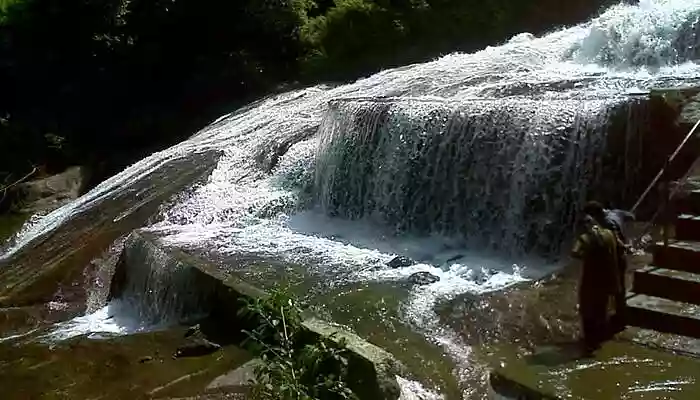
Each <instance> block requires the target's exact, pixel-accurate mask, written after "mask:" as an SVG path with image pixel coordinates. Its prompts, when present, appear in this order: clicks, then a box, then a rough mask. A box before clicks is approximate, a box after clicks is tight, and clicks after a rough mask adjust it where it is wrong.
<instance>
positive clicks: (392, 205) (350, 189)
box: [315, 98, 622, 256]
mask: <svg viewBox="0 0 700 400" xmlns="http://www.w3.org/2000/svg"><path fill="white" fill-rule="evenodd" d="M621 101H622V100H621V99H619V98H610V99H606V100H550V101H548V102H546V104H542V103H541V102H540V101H537V100H530V99H523V98H508V99H500V100H484V99H477V100H471V101H467V102H466V103H465V102H458V103H445V102H436V101H430V102H427V101H420V100H395V101H391V102H376V101H371V100H370V101H360V102H352V101H351V102H346V101H340V102H334V103H332V105H331V108H330V111H329V112H328V113H327V114H326V118H325V120H324V123H323V124H322V125H321V129H320V140H321V143H320V145H319V152H318V155H317V166H316V183H315V188H316V190H317V191H318V200H319V204H320V206H321V208H322V209H323V211H324V212H325V213H326V214H329V215H334V216H340V217H343V218H350V219H359V218H363V217H366V218H368V219H373V220H377V222H378V223H379V224H382V225H389V226H391V227H393V228H394V229H395V231H396V232H419V233H422V234H434V233H439V234H441V235H445V236H453V237H454V236H457V237H461V238H463V239H464V241H465V243H467V244H468V245H469V246H470V247H472V248H480V249H489V250H493V251H494V252H498V253H501V254H503V253H506V254H513V255H517V256H522V255H523V254H526V253H540V254H542V253H550V254H556V253H557V252H558V250H559V246H560V244H561V241H560V238H561V237H566V236H567V235H569V234H570V228H571V226H572V224H573V222H574V215H575V209H572V208H571V206H576V205H578V204H581V202H582V201H583V200H585V199H586V197H587V187H588V186H590V185H592V184H594V183H595V182H596V181H598V180H599V179H600V173H601V172H602V171H601V168H599V167H598V165H597V164H598V160H599V159H600V158H602V154H603V152H604V151H605V148H606V146H605V135H604V134H601V132H602V131H604V130H605V129H606V126H607V121H608V119H609V116H608V111H610V110H613V109H614V108H613V105H615V104H616V103H619V102H621ZM575 188H580V190H578V191H576V190H573V189H575Z"/></svg>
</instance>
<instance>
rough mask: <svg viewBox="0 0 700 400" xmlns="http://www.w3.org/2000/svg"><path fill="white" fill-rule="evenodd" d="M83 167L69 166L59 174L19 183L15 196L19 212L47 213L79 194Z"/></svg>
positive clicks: (82, 184)
mask: <svg viewBox="0 0 700 400" xmlns="http://www.w3.org/2000/svg"><path fill="white" fill-rule="evenodd" d="M85 178H86V173H85V169H84V168H83V167H70V168H68V169H66V170H65V171H63V172H61V173H60V174H56V175H51V176H48V177H45V178H41V179H36V180H32V181H29V182H24V183H20V184H18V185H17V188H16V198H17V203H18V204H19V210H18V211H20V212H24V213H47V212H50V211H53V210H55V209H56V208H59V207H61V206H63V205H64V204H67V203H69V202H71V201H73V200H75V199H77V198H78V196H80V193H81V191H82V189H83V187H84V184H85Z"/></svg>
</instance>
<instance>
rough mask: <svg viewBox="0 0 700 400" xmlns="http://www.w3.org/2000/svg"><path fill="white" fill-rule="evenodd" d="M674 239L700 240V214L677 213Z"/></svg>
mask: <svg viewBox="0 0 700 400" xmlns="http://www.w3.org/2000/svg"><path fill="white" fill-rule="evenodd" d="M676 239H677V240H687V241H692V240H700V215H693V214H681V215H679V216H678V218H677V219H676Z"/></svg>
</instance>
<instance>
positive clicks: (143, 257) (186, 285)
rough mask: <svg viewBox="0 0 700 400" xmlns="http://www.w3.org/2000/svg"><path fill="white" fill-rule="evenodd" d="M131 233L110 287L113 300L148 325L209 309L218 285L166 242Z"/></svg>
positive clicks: (190, 315)
mask: <svg viewBox="0 0 700 400" xmlns="http://www.w3.org/2000/svg"><path fill="white" fill-rule="evenodd" d="M140 235H145V233H142V232H140V233H139V235H131V236H130V237H129V238H128V239H127V241H126V244H125V246H124V251H123V253H122V258H121V259H120V261H119V264H118V265H117V270H116V272H115V276H114V278H113V280H112V287H111V289H110V297H111V302H117V303H118V304H119V307H121V309H122V310H123V311H124V312H127V313H129V314H130V316H131V317H133V318H135V319H137V320H139V321H142V322H143V323H144V324H146V325H160V324H169V323H178V322H181V321H184V320H188V319H191V318H195V317H199V316H201V315H202V313H203V312H206V311H207V310H209V306H210V305H211V302H212V299H213V296H214V295H215V291H216V289H215V288H216V286H215V285H214V284H213V282H212V281H207V280H204V279H202V278H201V274H196V273H193V270H192V268H189V267H187V266H186V265H184V264H183V263H182V261H181V260H178V259H176V258H174V257H172V256H171V255H170V254H168V252H167V251H166V250H165V248H164V246H156V245H155V244H154V242H153V241H151V240H142V239H140Z"/></svg>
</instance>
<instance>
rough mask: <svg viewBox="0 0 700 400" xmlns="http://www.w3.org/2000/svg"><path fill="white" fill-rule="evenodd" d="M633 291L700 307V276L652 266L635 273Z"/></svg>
mask: <svg viewBox="0 0 700 400" xmlns="http://www.w3.org/2000/svg"><path fill="white" fill-rule="evenodd" d="M632 291H633V292H634V293H638V294H644V295H648V296H654V297H660V298H664V299H669V300H674V301H680V302H683V303H690V304H698V305H700V274H693V273H689V272H683V271H674V270H670V269H665V268H659V267H656V266H653V265H650V266H647V267H644V268H642V269H639V270H636V271H634V281H633V283H632Z"/></svg>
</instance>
